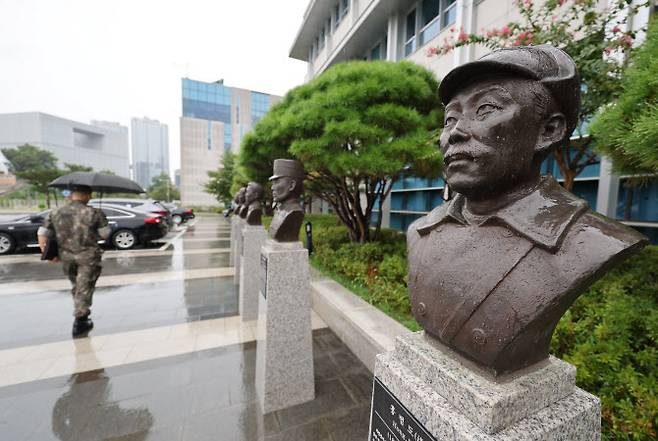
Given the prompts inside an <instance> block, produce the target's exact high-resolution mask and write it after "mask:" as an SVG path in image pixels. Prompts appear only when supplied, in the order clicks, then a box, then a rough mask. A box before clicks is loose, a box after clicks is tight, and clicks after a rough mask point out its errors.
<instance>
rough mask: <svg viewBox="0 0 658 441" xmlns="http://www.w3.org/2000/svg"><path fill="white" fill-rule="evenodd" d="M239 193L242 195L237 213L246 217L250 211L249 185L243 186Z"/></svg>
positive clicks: (243, 217) (241, 216)
mask: <svg viewBox="0 0 658 441" xmlns="http://www.w3.org/2000/svg"><path fill="white" fill-rule="evenodd" d="M238 194H239V195H240V205H238V208H236V210H235V213H236V214H237V215H238V216H240V218H242V219H245V218H246V217H247V211H249V204H248V203H247V187H242V188H241V189H240V191H239V192H238Z"/></svg>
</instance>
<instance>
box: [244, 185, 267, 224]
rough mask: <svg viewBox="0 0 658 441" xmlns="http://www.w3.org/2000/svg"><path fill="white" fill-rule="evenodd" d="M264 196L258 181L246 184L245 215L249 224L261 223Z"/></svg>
mask: <svg viewBox="0 0 658 441" xmlns="http://www.w3.org/2000/svg"><path fill="white" fill-rule="evenodd" d="M264 197H265V190H264V189H263V186H262V185H260V184H259V183H258V182H250V183H249V184H248V185H247V191H246V193H245V206H246V207H247V214H246V216H245V218H246V220H247V224H249V225H263V222H262V221H261V216H262V215H263V204H262V200H263V198H264Z"/></svg>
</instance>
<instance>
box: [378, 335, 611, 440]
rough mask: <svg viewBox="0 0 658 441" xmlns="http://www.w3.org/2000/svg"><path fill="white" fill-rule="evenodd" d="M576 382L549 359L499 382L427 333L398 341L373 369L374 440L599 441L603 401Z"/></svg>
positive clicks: (567, 367) (569, 372) (565, 365)
mask: <svg viewBox="0 0 658 441" xmlns="http://www.w3.org/2000/svg"><path fill="white" fill-rule="evenodd" d="M575 378H576V369H575V367H574V366H572V365H570V364H568V363H566V362H564V361H561V360H559V359H557V358H554V357H550V358H549V359H548V360H545V361H543V362H541V363H538V364H537V365H535V366H531V367H529V368H528V369H525V370H523V371H521V372H516V373H514V374H513V375H510V376H507V377H502V378H496V379H494V378H492V377H490V376H489V375H488V374H487V373H486V372H483V371H481V370H479V369H478V368H477V367H476V366H474V365H472V364H470V363H469V362H468V361H466V360H464V359H463V358H462V357H460V356H459V355H457V354H455V353H454V352H453V351H451V350H450V349H448V348H446V347H445V346H443V345H441V344H440V343H439V342H438V341H437V340H436V339H434V338H432V337H429V336H426V335H425V334H424V332H419V333H414V334H411V335H409V336H405V337H398V338H397V340H396V346H395V349H394V350H393V351H391V352H387V353H384V354H380V355H378V356H377V361H376V363H375V382H374V384H375V385H374V391H373V412H372V414H371V421H370V430H371V432H370V440H372V441H380V440H389V438H388V435H387V433H386V432H392V433H393V434H394V435H396V436H397V438H393V439H403V438H402V437H401V435H400V434H399V433H397V432H398V431H403V432H404V433H405V434H406V436H407V438H405V439H410V440H417V441H420V440H421V439H422V440H423V441H430V440H432V439H436V440H440V441H448V440H450V441H476V440H477V441H512V440H514V441H521V440H524V441H534V440H536V441H539V440H541V441H558V440H561V441H567V440H568V441H585V440H587V441H595V440H596V441H598V440H600V439H601V410H600V402H599V399H598V398H596V397H595V396H593V395H591V394H589V393H587V392H585V391H583V390H581V389H579V388H577V387H576V386H575ZM400 417H402V418H400ZM410 432H413V433H416V434H418V437H414V436H413V435H411V436H410V435H409V434H410ZM432 437H433V438H432Z"/></svg>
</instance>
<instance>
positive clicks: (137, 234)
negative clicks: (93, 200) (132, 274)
mask: <svg viewBox="0 0 658 441" xmlns="http://www.w3.org/2000/svg"><path fill="white" fill-rule="evenodd" d="M99 208H100V209H101V210H103V213H104V214H105V217H107V220H108V222H109V224H110V226H111V227H112V234H111V235H110V238H109V239H108V241H107V244H108V245H110V246H113V247H114V248H117V249H120V250H128V249H130V248H132V247H134V246H135V245H137V244H145V243H147V242H150V241H152V240H156V239H160V238H161V237H164V236H165V235H166V234H167V232H168V231H169V228H168V227H167V222H166V221H165V218H164V217H163V216H161V215H159V214H151V213H144V212H142V211H139V210H136V209H133V208H128V207H125V206H122V205H116V204H107V203H103V205H102V206H100V207H99Z"/></svg>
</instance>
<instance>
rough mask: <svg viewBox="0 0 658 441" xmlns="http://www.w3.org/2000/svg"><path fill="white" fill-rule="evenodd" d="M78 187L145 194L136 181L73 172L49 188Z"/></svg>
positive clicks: (104, 191) (49, 185) (108, 191)
mask: <svg viewBox="0 0 658 441" xmlns="http://www.w3.org/2000/svg"><path fill="white" fill-rule="evenodd" d="M77 185H84V186H87V187H91V189H92V191H98V192H101V193H145V191H144V189H143V188H142V187H140V186H139V184H138V183H137V182H135V181H132V180H130V179H127V178H122V177H121V176H114V175H106V174H103V173H96V172H73V173H69V174H68V175H64V176H60V177H59V178H57V179H55V180H54V181H52V182H51V183H50V184H48V187H55V188H64V189H70V188H71V187H75V186H77Z"/></svg>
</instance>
